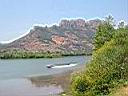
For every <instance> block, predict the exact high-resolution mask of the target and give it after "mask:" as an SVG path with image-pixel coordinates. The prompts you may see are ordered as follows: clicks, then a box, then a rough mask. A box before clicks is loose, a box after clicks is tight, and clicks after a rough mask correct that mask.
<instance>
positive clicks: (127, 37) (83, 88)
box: [72, 28, 128, 96]
mask: <svg viewBox="0 0 128 96" xmlns="http://www.w3.org/2000/svg"><path fill="white" fill-rule="evenodd" d="M127 81H128V29H124V28H121V29H118V30H116V31H115V35H113V38H112V39H111V40H110V41H109V42H105V44H104V45H103V46H102V47H101V48H99V49H98V50H96V51H95V52H94V53H93V60H92V61H91V62H90V64H88V65H87V68H86V70H85V71H84V72H83V73H80V74H76V75H74V76H73V77H72V93H73V96H105V95H109V94H110V93H111V92H112V90H114V89H115V88H117V87H118V86H119V85H120V84H121V85H123V84H124V85H125V84H126V82H127Z"/></svg>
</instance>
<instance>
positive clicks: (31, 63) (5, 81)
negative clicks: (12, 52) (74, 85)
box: [0, 56, 91, 96]
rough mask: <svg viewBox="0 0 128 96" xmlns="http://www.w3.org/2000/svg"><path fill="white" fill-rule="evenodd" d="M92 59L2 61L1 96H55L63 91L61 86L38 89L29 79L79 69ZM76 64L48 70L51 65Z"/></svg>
mask: <svg viewBox="0 0 128 96" xmlns="http://www.w3.org/2000/svg"><path fill="white" fill-rule="evenodd" d="M90 59H91V57H90V56H86V57H85V56H71V57H63V58H52V59H48V58H44V59H14V60H13V59H12V60H0V96H54V95H50V94H56V93H60V92H62V91H63V89H62V88H61V86H54V85H51V86H45V84H44V86H43V87H38V86H35V85H33V84H32V82H31V81H30V80H29V79H27V78H28V77H36V76H47V75H54V74H58V73H62V72H67V71H69V70H72V69H75V68H77V67H79V66H80V65H81V64H85V63H86V62H88V61H89V60H90ZM70 62H76V64H77V65H76V66H69V67H62V68H60V67H57V68H47V67H46V66H47V65H49V64H62V63H70Z"/></svg>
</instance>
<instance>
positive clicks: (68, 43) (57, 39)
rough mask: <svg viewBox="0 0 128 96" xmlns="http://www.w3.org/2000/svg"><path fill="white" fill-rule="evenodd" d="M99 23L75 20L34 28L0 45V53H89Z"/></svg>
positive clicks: (97, 21) (96, 21) (97, 20)
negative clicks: (20, 36) (19, 51)
mask: <svg viewBox="0 0 128 96" xmlns="http://www.w3.org/2000/svg"><path fill="white" fill-rule="evenodd" d="M100 23H101V20H99V19H96V20H90V21H85V20H83V19H75V20H61V21H60V23H59V25H58V26H57V25H53V26H51V27H47V26H45V27H41V26H34V28H33V29H32V30H30V32H29V34H27V35H26V36H24V37H22V38H20V39H18V40H15V41H14V42H12V43H9V44H7V45H6V46H4V47H3V45H2V44H0V51H1V52H7V51H11V52H12V51H15V50H16V51H18V50H22V51H26V52H48V53H52V52H57V53H73V52H76V53H77V52H78V53H81V52H87V53H91V51H92V47H93V45H92V39H93V36H94V34H95V32H96V27H97V26H98V25H99V24H100Z"/></svg>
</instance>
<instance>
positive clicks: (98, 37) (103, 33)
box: [94, 22, 114, 50]
mask: <svg viewBox="0 0 128 96" xmlns="http://www.w3.org/2000/svg"><path fill="white" fill-rule="evenodd" d="M113 34H114V27H113V26H112V25H111V24H110V23H107V22H103V23H102V24H100V25H99V26H98V28H97V30H96V34H95V37H94V45H95V49H96V50H97V49H99V48H100V47H102V46H103V45H104V43H105V42H107V41H110V40H111V38H112V36H113Z"/></svg>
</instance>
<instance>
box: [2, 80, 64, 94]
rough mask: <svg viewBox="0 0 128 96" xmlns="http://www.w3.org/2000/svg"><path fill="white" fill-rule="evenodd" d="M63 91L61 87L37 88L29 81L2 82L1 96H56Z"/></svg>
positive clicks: (47, 86) (46, 86)
mask: <svg viewBox="0 0 128 96" xmlns="http://www.w3.org/2000/svg"><path fill="white" fill-rule="evenodd" d="M62 91H63V89H62V88H61V86H59V85H46V84H43V86H35V85H34V84H33V83H32V82H31V81H30V80H28V79H9V80H0V96H55V95H54V94H57V93H61V92H62Z"/></svg>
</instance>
